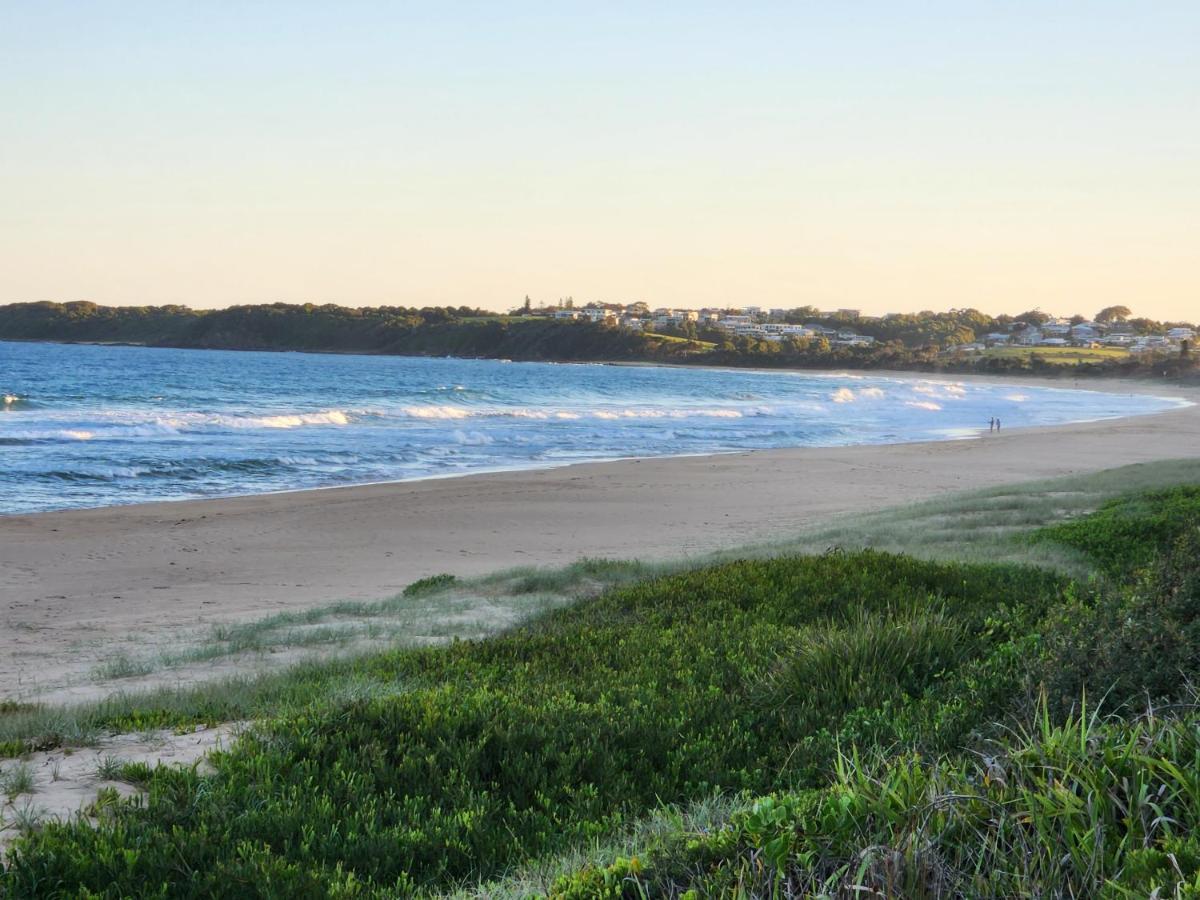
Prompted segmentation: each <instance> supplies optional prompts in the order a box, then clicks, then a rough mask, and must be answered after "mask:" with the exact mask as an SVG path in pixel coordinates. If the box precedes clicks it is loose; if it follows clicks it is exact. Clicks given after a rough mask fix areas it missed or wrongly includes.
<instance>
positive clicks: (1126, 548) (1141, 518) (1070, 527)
mask: <svg viewBox="0 0 1200 900" xmlns="http://www.w3.org/2000/svg"><path fill="white" fill-rule="evenodd" d="M1197 529H1200V486H1196V485H1187V486H1181V487H1176V488H1171V489H1169V490H1163V491H1148V492H1144V493H1135V494H1131V495H1128V496H1125V497H1119V498H1117V499H1116V500H1111V501H1109V502H1108V503H1105V504H1104V505H1103V506H1102V507H1100V509H1099V510H1097V511H1096V512H1094V513H1092V514H1090V515H1087V516H1083V517H1081V518H1078V519H1074V520H1072V521H1069V522H1062V523H1060V524H1058V525H1052V526H1050V527H1048V528H1042V529H1039V530H1038V531H1037V532H1035V534H1034V535H1033V540H1035V541H1045V542H1052V543H1057V544H1065V545H1066V546H1068V547H1072V548H1074V549H1076V550H1080V551H1082V552H1084V553H1086V554H1087V555H1088V556H1089V557H1091V559H1092V560H1093V561H1094V562H1095V563H1096V564H1097V565H1098V566H1099V567H1100V569H1101V571H1103V572H1104V573H1105V574H1107V575H1109V576H1110V577H1113V578H1116V579H1118V580H1122V581H1128V580H1131V579H1133V578H1136V577H1137V575H1138V572H1139V570H1140V569H1142V568H1144V567H1146V566H1148V565H1149V564H1150V563H1151V562H1153V561H1154V560H1155V559H1157V558H1158V557H1159V556H1161V555H1162V554H1163V553H1165V552H1167V551H1168V550H1170V548H1171V547H1172V546H1173V545H1174V544H1175V543H1176V542H1177V541H1178V540H1179V539H1180V538H1181V537H1182V536H1184V535H1186V534H1188V533H1189V532H1195V531H1196V530H1197Z"/></svg>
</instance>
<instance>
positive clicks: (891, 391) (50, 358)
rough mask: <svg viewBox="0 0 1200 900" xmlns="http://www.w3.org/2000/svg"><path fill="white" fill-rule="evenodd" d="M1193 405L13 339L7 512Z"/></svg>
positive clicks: (926, 432) (623, 369) (692, 373)
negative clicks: (992, 420)
mask: <svg viewBox="0 0 1200 900" xmlns="http://www.w3.org/2000/svg"><path fill="white" fill-rule="evenodd" d="M1179 405H1183V401H1178V400H1172V399H1164V398H1151V397H1146V396H1128V395H1119V394H1110V393H1097V392H1093V391H1074V390H1060V389H1046V388H1035V387H1027V386H1011V385H1008V386H1006V385H1002V384H998V383H993V382H986V383H970V382H956V381H952V380H949V379H922V378H920V377H915V376H914V377H912V378H887V377H874V376H859V375H847V374H828V375H827V374H812V373H799V372H753V371H740V370H721V369H699V368H696V369H677V368H657V367H650V366H605V365H554V364H547V363H508V362H503V361H494V360H459V359H414V358H405V357H382V356H341V355H326V354H302V353H240V352H224V351H199V350H167V349H151V348H144V347H111V346H88V345H62V344H29V343H10V342H0V513H10V514H11V513H23V512H34V511H39V510H48V509H62V508H71V507H90V506H107V505H112V504H123V503H138V502H143V501H148V500H169V499H179V498H186V497H209V496H222V495H232V494H250V493H259V492H265V491H278V490H287V489H294V488H308V487H319V486H327V485H338V484H354V483H364V482H374V481H392V480H401V479H411V478H422V477H430V476H445V475H456V474H464V473H469V472H482V471H494V470H502V469H515V468H534V467H546V466H555V465H561V464H564V463H571V462H578V461H583V460H601V459H614V458H621V457H635V456H664V455H682V454H700V453H719V452H726V451H735V450H745V449H751V448H769V447H797V446H822V445H823V446H832V445H845V444H879V443H892V442H902V441H922V440H938V439H956V438H971V437H975V436H977V435H978V434H980V433H981V432H986V431H987V428H988V419H989V418H990V417H992V416H999V417H1000V419H1001V420H1002V422H1003V424H1004V427H1005V428H1020V427H1026V426H1031V425H1053V424H1060V423H1064V422H1074V421H1084V420H1094V419H1103V418H1111V417H1117V416H1128V415H1137V414H1139V413H1149V412H1155V411H1158V410H1163V409H1169V408H1172V407H1174V406H1179ZM697 489H698V490H702V489H703V487H702V486H700V485H698V486H697Z"/></svg>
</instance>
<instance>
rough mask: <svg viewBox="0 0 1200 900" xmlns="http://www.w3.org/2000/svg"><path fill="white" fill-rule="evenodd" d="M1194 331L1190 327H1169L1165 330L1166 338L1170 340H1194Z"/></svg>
mask: <svg viewBox="0 0 1200 900" xmlns="http://www.w3.org/2000/svg"><path fill="white" fill-rule="evenodd" d="M1195 338H1196V332H1195V331H1193V330H1192V329H1191V328H1171V329H1168V331H1167V340H1171V341H1191V340H1195Z"/></svg>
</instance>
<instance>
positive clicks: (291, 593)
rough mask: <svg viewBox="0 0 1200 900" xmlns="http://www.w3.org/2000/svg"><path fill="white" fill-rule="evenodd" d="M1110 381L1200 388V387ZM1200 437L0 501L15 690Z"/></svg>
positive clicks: (773, 455)
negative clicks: (124, 660) (230, 631)
mask: <svg viewBox="0 0 1200 900" xmlns="http://www.w3.org/2000/svg"><path fill="white" fill-rule="evenodd" d="M1008 381H1012V379H1008ZM1057 386H1066V385H1063V384H1061V383H1060V384H1058V385H1057ZM1105 389H1106V390H1109V391H1122V392H1144V393H1157V394H1160V395H1165V396H1182V397H1187V398H1188V399H1192V400H1194V401H1200V390H1197V389H1195V388H1191V389H1178V388H1165V387H1161V386H1157V385H1144V384H1139V383H1120V384H1117V383H1112V382H1107V383H1105ZM1198 455H1200V407H1191V408H1187V409H1181V410H1178V411H1172V412H1168V413H1162V414H1157V415H1152V416H1144V417H1137V418H1131V419H1125V420H1120V421H1108V422H1099V423H1093V424H1081V425H1072V426H1065V427H1059V428H1043V429H1028V430H1019V429H1013V430H1011V431H1005V432H1002V433H1000V434H998V435H988V436H985V437H984V438H983V439H980V440H971V441H954V442H942V443H921V444H905V445H891V446H873V447H850V448H828V449H822V448H811V449H796V450H771V451H756V452H747V453H739V454H731V455H726V456H711V457H694V458H686V459H657V460H640V461H627V462H617V463H595V464H583V465H577V466H571V467H567V468H561V469H554V470H549V471H538V472H516V473H505V474H495V475H478V476H470V477H464V478H457V479H449V480H440V481H423V482H410V483H403V484H389V485H373V486H364V487H348V488H337V489H332V490H323V491H304V492H296V493H289V494H274V495H267V496H257V497H241V498H234V499H227V500H204V501H184V502H177V503H156V504H146V505H141V506H130V507H119V508H109V509H96V510H83V511H65V512H54V513H42V514H38V515H33V516H8V517H0V697H4V696H10V697H18V696H32V695H34V694H36V693H38V692H39V690H40V689H41V688H43V687H45V686H46V683H47V679H53V677H55V675H56V673H61V671H62V670H63V668H64V667H67V668H70V667H71V666H72V665H74V666H75V668H76V670H78V666H79V665H80V663H79V661H80V660H82V659H95V658H99V656H100V655H101V654H100V653H99V651H100V650H101V649H103V648H105V647H111V646H114V645H116V644H119V643H121V642H128V641H130V640H133V641H136V642H143V643H144V644H145V645H146V646H148V647H151V648H153V647H154V646H155V645H157V644H160V643H164V642H166V643H169V642H170V641H171V640H173V636H176V635H178V634H179V632H180V631H181V630H182V629H191V628H195V627H196V626H197V625H201V624H204V623H209V622H217V621H230V620H243V619H249V618H254V617H258V616H261V615H263V614H265V613H270V612H274V611H278V610H281V609H296V608H302V607H306V606H312V605H316V604H321V603H326V602H329V601H333V600H338V599H348V598H359V599H362V598H378V597H383V596H387V595H390V594H394V593H396V592H397V591H399V590H400V589H402V588H403V587H404V586H405V585H406V584H408V583H409V582H411V581H413V580H415V579H416V578H420V577H422V576H425V575H430V574H434V573H438V572H453V573H455V574H458V575H472V574H480V573H484V572H489V571H494V570H496V569H501V568H507V567H512V566H517V565H527V564H538V565H554V564H562V563H567V562H571V561H574V560H576V559H578V558H579V557H581V556H605V557H641V558H647V559H650V558H664V557H678V556H681V555H686V554H692V553H700V552H704V551H708V550H713V549H717V548H720V547H727V546H730V545H736V544H740V543H746V542H751V541H757V540H768V539H772V538H776V537H780V536H784V535H786V534H788V533H789V532H795V531H797V530H800V529H802V528H805V527H807V526H811V525H812V524H814V522H818V521H820V520H821V519H824V518H828V517H830V516H833V515H836V514H841V513H849V512H857V511H866V510H872V509H877V508H881V507H884V506H889V505H893V504H897V503H903V502H907V501H913V500H920V499H925V498H929V497H931V496H936V495H938V494H942V493H948V492H953V491H960V490H968V489H971V488H977V487H985V486H989V485H995V484H1001V483H1006V482H1017V481H1027V480H1030V479H1034V478H1041V477H1052V476H1058V475H1067V474H1073V473H1080V472H1087V471H1093V470H1097V469H1103V468H1110V467H1113V466H1119V465H1125V464H1128V463H1136V462H1146V461H1151V460H1159V459H1171V458H1180V457H1188V456H1198Z"/></svg>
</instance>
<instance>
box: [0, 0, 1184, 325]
mask: <svg viewBox="0 0 1200 900" xmlns="http://www.w3.org/2000/svg"><path fill="white" fill-rule="evenodd" d="M6 19H7V20H9V21H8V22H7V25H8V26H9V27H7V28H5V29H0V31H3V36H0V84H3V87H2V88H0V91H3V93H0V103H2V104H3V109H4V112H5V119H6V121H7V122H8V123H9V124H10V125H13V126H15V127H13V128H11V129H10V131H11V133H12V134H11V137H9V136H6V139H5V141H4V142H3V146H0V189H2V191H3V196H4V197H5V200H4V203H2V204H0V303H9V302H18V301H28V300H58V301H66V300H91V301H93V302H97V303H102V304H107V305H141V304H150V303H154V304H158V303H184V304H187V305H189V306H193V307H196V308H211V307H221V306H228V305H232V304H239V303H266V302H273V301H286V302H294V303H303V302H314V303H326V302H330V303H339V304H342V305H347V306H371V305H381V304H389V305H390V304H395V305H406V306H408V305H411V306H424V305H454V306H458V305H468V306H479V307H483V308H487V309H495V310H506V309H510V308H513V307H515V306H517V305H519V304H520V302H521V301H522V299H523V297H524V296H525V295H526V294H528V295H529V296H531V297H532V298H533V299H534V301H535V302H548V303H552V302H554V301H555V300H557V299H558V298H559V297H564V296H568V295H570V296H573V297H574V298H575V299H576V301H577V302H579V303H582V302H587V301H589V300H602V301H609V302H632V301H635V300H644V301H646V302H647V303H649V304H651V305H652V306H676V307H693V308H695V307H702V306H742V305H759V306H764V307H796V306H802V305H813V306H817V307H820V308H836V307H853V308H859V309H862V310H863V311H864V312H865V313H868V314H883V313H887V312H908V311H917V310H922V309H934V310H939V309H949V308H953V307H976V308H978V309H981V310H983V311H985V312H989V313H992V314H999V313H1009V314H1012V313H1017V312H1021V311H1024V310H1027V309H1030V308H1033V307H1040V308H1042V309H1044V310H1046V311H1049V312H1053V313H1057V314H1064V315H1070V314H1074V313H1080V314H1083V315H1089V316H1090V315H1092V314H1094V313H1095V312H1096V311H1097V310H1099V309H1101V308H1102V307H1105V306H1110V305H1114V304H1121V305H1125V306H1128V307H1130V308H1131V309H1132V310H1133V311H1134V314H1135V315H1145V316H1149V317H1152V318H1156V319H1163V320H1181V319H1187V320H1193V321H1194V320H1196V319H1197V318H1200V297H1198V294H1200V291H1198V275H1197V273H1198V272H1200V241H1197V239H1196V235H1195V232H1196V226H1197V224H1198V222H1200V175H1198V170H1200V167H1198V166H1197V160H1198V159H1200V116H1197V115H1196V113H1197V111H1198V109H1200V103H1198V100H1200V75H1198V72H1197V69H1196V67H1195V64H1194V48H1195V47H1196V46H1200V7H1197V6H1196V5H1194V4H1185V3H1177V4H1172V3H1168V4H1163V5H1162V6H1156V7H1155V8H1154V10H1152V11H1147V10H1142V11H1138V10H1135V9H1134V8H1132V7H1129V6H1125V5H1119V4H1106V3H1101V4H1095V3H1090V4H1078V5H1075V4H1064V5H1056V7H1055V9H1054V12H1053V14H1051V13H1049V12H1047V10H1046V9H1045V7H1044V6H1042V5H1034V4H1021V3H1016V4H1008V5H1006V6H1005V8H1004V9H993V10H988V11H984V10H982V9H977V10H974V11H973V12H966V11H964V10H963V8H962V7H961V6H959V5H956V4H931V5H922V6H921V7H920V8H919V10H918V9H917V8H916V7H914V8H912V9H909V10H907V11H904V12H903V13H901V12H900V11H899V8H898V7H897V6H894V5H884V4H880V5H873V4H868V5H867V6H865V7H862V8H861V9H857V10H856V11H848V10H837V9H826V8H824V7H821V8H816V7H814V8H813V9H808V10H798V9H796V8H794V7H793V6H791V5H776V4H761V5H756V6H753V7H751V8H750V9H748V10H744V11H740V12H733V11H732V9H731V8H729V7H727V6H725V5H715V4H714V5H708V4H704V3H700V4H688V5H683V4H679V5H675V4H664V5H661V6H658V7H656V9H655V10H653V11H649V10H647V9H645V8H639V7H637V6H622V5H619V4H618V5H615V6H613V7H611V8H606V9H604V10H599V9H579V10H574V11H570V10H565V9H563V8H561V7H553V6H549V5H540V4H515V5H512V6H510V7H507V8H506V9H505V11H504V14H503V15H500V14H499V13H497V12H495V11H494V10H491V9H490V8H487V7H481V6H475V5H471V4H448V5H446V6H444V7H439V8H438V9H437V10H434V11H429V10H425V11H423V12H417V11H414V10H404V11H397V8H396V7H394V6H393V5H390V4H383V3H365V2H363V3H348V4H346V5H344V6H343V5H338V6H336V7H328V6H325V5H323V4H307V3H299V4H286V5H284V4H278V3H265V4H257V5H255V7H254V8H253V9H252V10H236V15H235V10H234V8H231V7H222V6H221V5H219V4H218V5H215V6H211V7H210V6H207V5H204V6H202V5H194V6H186V7H185V6H179V7H174V6H171V7H170V8H167V7H163V6H161V5H154V4H149V3H130V4H122V5H121V6H120V7H119V12H118V11H116V10H114V9H113V8H105V9H102V8H101V7H100V6H97V7H96V8H95V9H92V10H86V9H83V10H81V9H80V8H79V7H78V6H73V5H71V4H61V5H56V4H53V3H51V4H46V5H43V4H38V5H37V6H36V8H35V7H33V6H31V7H30V8H28V9H17V10H13V11H10V12H8V13H6Z"/></svg>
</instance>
